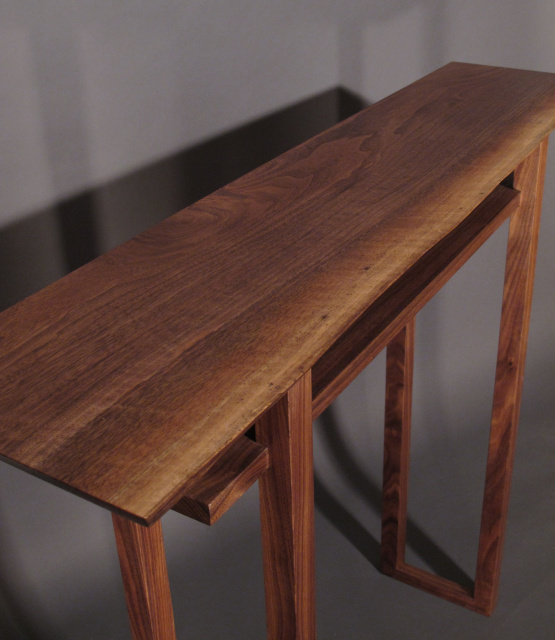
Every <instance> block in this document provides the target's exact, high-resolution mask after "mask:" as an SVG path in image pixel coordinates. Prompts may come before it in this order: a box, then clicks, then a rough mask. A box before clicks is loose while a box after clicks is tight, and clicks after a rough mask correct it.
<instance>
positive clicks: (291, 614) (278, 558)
mask: <svg viewBox="0 0 555 640" xmlns="http://www.w3.org/2000/svg"><path fill="white" fill-rule="evenodd" d="M256 437H257V440H258V441H259V442H260V444H262V445H264V446H266V447H268V450H269V453H270V460H271V466H270V469H269V470H268V471H267V472H266V473H265V474H264V475H263V476H262V477H261V478H260V481H259V487H260V521H261V526H262V543H263V544H262V548H263V559H264V587H265V590H266V617H267V626H268V640H315V638H316V579H315V575H314V471H313V464H312V379H311V375H310V371H308V372H307V373H305V374H304V375H303V376H302V377H301V378H300V379H299V380H298V381H297V382H295V384H294V385H293V386H292V387H291V388H290V389H289V391H288V392H287V393H286V394H285V395H284V396H283V397H282V398H281V399H280V400H279V401H278V402H277V403H276V404H275V405H274V406H273V407H272V408H271V409H270V410H269V411H266V413H265V414H264V415H263V416H262V417H261V418H260V420H259V421H258V422H257V425H256Z"/></svg>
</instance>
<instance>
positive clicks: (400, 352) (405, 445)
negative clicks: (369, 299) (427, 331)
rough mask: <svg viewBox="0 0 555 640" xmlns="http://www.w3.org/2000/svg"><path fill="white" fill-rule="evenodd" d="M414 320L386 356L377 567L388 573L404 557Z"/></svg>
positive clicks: (402, 561) (391, 572)
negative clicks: (381, 500) (381, 490)
mask: <svg viewBox="0 0 555 640" xmlns="http://www.w3.org/2000/svg"><path fill="white" fill-rule="evenodd" d="M414 324H415V322H414V318H413V319H412V320H411V321H410V323H409V324H408V325H407V326H405V327H404V328H403V329H402V330H401V331H400V332H399V333H398V334H397V335H396V336H395V338H394V339H393V340H392V341H391V342H390V344H389V345H388V347H387V356H386V371H387V373H386V394H385V397H386V401H385V446H384V466H383V469H384V471H383V492H382V493H383V505H382V549H381V570H382V571H383V573H386V574H388V575H393V574H394V572H395V570H396V569H398V568H399V567H400V565H402V563H404V561H405V543H406V538H407V495H408V480H409V458H410V426H411V425H410V418H411V407H412V376H413V366H414Z"/></svg>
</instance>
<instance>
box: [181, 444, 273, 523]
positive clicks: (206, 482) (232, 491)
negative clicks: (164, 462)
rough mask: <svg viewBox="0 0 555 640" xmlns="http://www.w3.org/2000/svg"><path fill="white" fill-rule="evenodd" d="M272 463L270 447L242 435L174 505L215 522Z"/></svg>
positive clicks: (199, 518) (189, 483)
mask: <svg viewBox="0 0 555 640" xmlns="http://www.w3.org/2000/svg"><path fill="white" fill-rule="evenodd" d="M269 466H270V460H269V455H268V449H267V447H263V446H261V445H260V444H258V443H256V442H253V441H252V440H251V439H250V438H247V437H246V436H241V437H240V438H237V440H236V441H235V442H234V443H233V444H232V445H231V446H230V447H228V448H227V449H226V450H225V451H224V452H223V453H222V454H220V455H219V456H218V457H217V458H216V460H214V462H213V463H212V464H210V465H209V466H208V467H206V469H203V471H202V472H201V473H200V474H199V475H198V476H195V477H194V478H193V479H192V480H191V481H190V482H188V483H187V485H186V487H185V489H184V491H183V496H182V497H181V498H180V499H179V502H177V503H176V504H174V506H173V507H172V509H173V510H174V511H177V512H178V513H181V514H182V515H184V516H188V517H189V518H194V519H195V520H199V521H200V522H203V523H204V524H208V525H213V524H214V523H215V522H216V521H217V520H219V518H221V517H222V516H223V514H224V513H225V512H226V511H227V510H228V509H229V508H230V507H231V506H232V505H233V504H235V502H237V500H239V498H240V497H241V496H242V495H243V494H244V493H245V491H247V489H249V487H251V486H252V484H253V483H254V482H256V480H258V478H259V477H260V476H261V475H262V474H263V473H264V472H265V471H267V469H268V467H269Z"/></svg>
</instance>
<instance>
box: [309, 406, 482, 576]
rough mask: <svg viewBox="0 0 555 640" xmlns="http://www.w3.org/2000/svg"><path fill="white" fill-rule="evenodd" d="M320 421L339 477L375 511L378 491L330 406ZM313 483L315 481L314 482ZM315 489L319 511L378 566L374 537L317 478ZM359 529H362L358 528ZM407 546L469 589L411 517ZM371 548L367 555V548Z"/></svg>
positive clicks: (378, 510)
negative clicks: (349, 446) (347, 441)
mask: <svg viewBox="0 0 555 640" xmlns="http://www.w3.org/2000/svg"><path fill="white" fill-rule="evenodd" d="M320 420H321V423H322V439H323V441H324V443H325V445H326V447H327V449H328V450H329V453H330V458H331V459H332V460H333V462H334V463H335V465H336V466H337V468H338V470H339V471H340V473H341V474H342V477H343V478H344V479H345V480H346V481H347V482H348V483H349V485H350V486H351V487H352V488H353V489H354V490H355V491H356V492H357V494H359V495H360V496H362V498H364V500H365V501H366V502H367V504H368V505H369V506H370V507H371V508H372V509H373V510H374V511H375V512H376V513H378V514H381V510H382V490H381V487H380V486H378V485H377V484H376V483H375V482H373V481H372V479H371V478H370V477H369V476H368V474H367V473H366V472H365V470H364V469H363V468H362V467H361V466H360V464H359V463H358V461H357V460H356V458H355V456H353V454H352V453H351V451H350V450H349V448H348V447H347V445H346V443H345V440H344V438H343V437H342V433H341V427H340V425H339V423H338V421H337V419H336V417H335V415H334V412H333V408H332V407H330V408H328V409H326V411H324V413H322V415H321V416H320ZM315 482H316V481H315ZM317 484H318V486H319V489H318V491H316V490H315V499H316V504H317V506H318V508H319V509H321V510H322V513H323V514H324V515H325V516H326V517H327V518H328V520H330V521H331V522H332V524H334V526H335V527H337V529H338V530H339V531H340V532H341V533H342V534H343V535H344V536H345V537H346V538H347V539H348V540H349V542H351V543H352V544H353V545H354V546H355V547H356V548H357V549H359V550H360V551H361V553H362V554H363V555H365V556H366V557H368V559H369V560H370V562H372V564H374V566H375V567H376V568H378V566H379V542H378V541H377V540H375V539H374V538H373V537H372V536H371V535H370V533H368V531H366V530H364V527H362V525H360V523H359V522H358V521H357V520H356V519H355V518H354V517H353V516H352V515H351V514H349V513H348V512H347V510H346V509H345V507H343V505H341V504H340V503H339V501H337V500H336V499H335V498H333V497H330V496H329V495H326V494H327V493H328V492H327V490H324V492H322V487H321V482H320V481H319V480H318V481H317ZM320 500H322V502H320ZM360 529H362V531H361V530H360ZM407 546H409V547H410V548H411V549H412V551H414V553H415V554H416V555H417V556H418V557H419V558H420V559H421V560H423V561H424V562H425V563H426V565H427V566H428V567H430V569H431V570H432V571H433V572H435V573H436V574H438V575H440V576H442V577H444V578H447V579H449V580H453V581H454V582H457V583H459V584H460V585H462V586H464V587H468V588H471V587H472V585H473V584H474V581H473V579H472V578H471V577H470V576H469V575H468V574H467V573H466V572H465V571H464V570H463V569H461V567H459V566H458V565H457V564H456V563H455V562H453V560H452V559H451V558H450V557H449V556H448V555H447V554H446V553H445V551H443V550H442V549H441V548H440V547H439V546H438V544H437V543H436V542H434V540H432V539H431V538H430V536H429V535H428V534H427V533H426V532H425V531H424V530H423V529H422V528H421V527H419V526H418V525H417V524H416V523H415V522H414V521H413V520H411V518H410V517H409V518H408V520H407ZM370 547H371V549H372V551H371V553H370V554H369V555H368V548H370Z"/></svg>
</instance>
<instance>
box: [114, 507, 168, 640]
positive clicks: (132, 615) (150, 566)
mask: <svg viewBox="0 0 555 640" xmlns="http://www.w3.org/2000/svg"><path fill="white" fill-rule="evenodd" d="M112 519H113V522H114V532H115V535H116V544H117V548H118V554H119V560H120V567H121V575H122V578H123V586H124V590H125V599H126V601H127V609H128V612H129V620H130V623H131V631H132V634H133V640H176V635H175V627H174V621H173V608H172V601H171V595H170V587H169V582H168V570H167V567H166V555H165V552H164V542H163V539H162V525H161V523H160V522H157V523H156V524H154V525H153V526H152V527H150V528H147V527H143V526H141V525H138V524H136V523H135V522H131V521H130V520H128V519H127V518H122V517H120V516H118V515H116V514H113V516H112Z"/></svg>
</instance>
